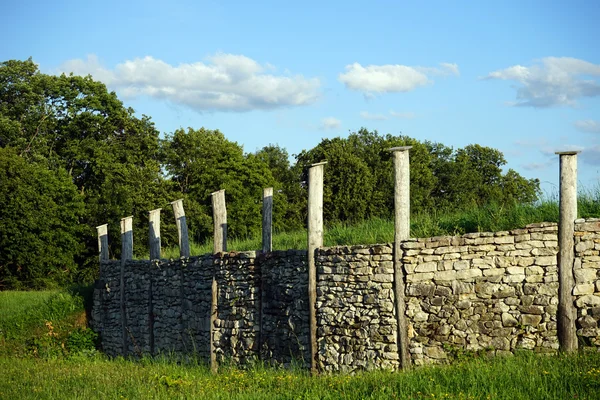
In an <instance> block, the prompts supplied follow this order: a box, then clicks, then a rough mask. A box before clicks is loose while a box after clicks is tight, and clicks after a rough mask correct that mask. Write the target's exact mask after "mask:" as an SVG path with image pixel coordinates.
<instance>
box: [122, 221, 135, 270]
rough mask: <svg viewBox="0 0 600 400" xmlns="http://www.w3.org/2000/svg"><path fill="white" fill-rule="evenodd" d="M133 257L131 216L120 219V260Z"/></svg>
mask: <svg viewBox="0 0 600 400" xmlns="http://www.w3.org/2000/svg"><path fill="white" fill-rule="evenodd" d="M132 258H133V217H126V218H123V219H121V261H126V260H131V259H132Z"/></svg>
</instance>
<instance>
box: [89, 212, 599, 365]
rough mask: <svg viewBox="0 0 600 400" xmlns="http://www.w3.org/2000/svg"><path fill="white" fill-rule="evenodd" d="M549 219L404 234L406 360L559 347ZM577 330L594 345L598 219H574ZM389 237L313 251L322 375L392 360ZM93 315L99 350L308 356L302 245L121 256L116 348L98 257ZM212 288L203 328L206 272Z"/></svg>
mask: <svg viewBox="0 0 600 400" xmlns="http://www.w3.org/2000/svg"><path fill="white" fill-rule="evenodd" d="M557 245H558V242H557V226H556V224H551V223H541V224H533V225H529V226H528V227H526V228H524V229H516V230H513V231H510V232H495V233H488V232H485V233H470V234H466V235H463V236H460V237H446V236H444V237H434V238H427V239H409V240H406V241H403V242H402V245H401V248H402V252H403V254H402V263H403V268H404V273H405V279H406V282H405V283H406V291H405V295H406V318H407V322H408V334H409V338H410V344H409V350H410V356H411V360H412V362H413V364H415V365H422V364H428V363H440V362H448V361H449V360H451V359H452V357H453V355H454V354H456V353H457V352H461V351H480V350H481V351H485V352H488V353H489V352H490V351H493V352H495V353H496V354H499V355H500V354H502V355H504V354H508V353H509V352H512V351H514V350H516V349H520V348H524V349H531V350H533V351H536V352H554V351H556V350H557V349H558V340H557V336H556V331H557V321H556V311H557V304H558V274H557V262H556V254H557V251H558V249H557ZM573 246H574V249H575V265H574V277H575V287H574V289H573V294H574V296H575V306H576V308H577V334H578V336H579V337H580V338H582V339H583V340H582V341H583V343H586V344H589V345H595V346H600V328H599V325H600V220H599V219H588V220H578V221H577V222H576V227H575V234H574V241H573ZM392 251H393V250H392V246H391V245H389V244H384V245H372V246H352V247H347V246H341V247H334V248H321V249H318V250H317V251H316V260H315V261H316V266H317V303H316V316H317V350H318V351H317V364H318V367H319V369H320V370H322V371H325V372H335V371H344V372H352V371H356V370H361V369H373V368H390V369H395V368H398V366H399V361H398V360H399V356H398V346H397V320H396V316H395V310H396V307H395V303H394V302H395V299H394V291H393V284H394V281H393V280H394V271H393V261H392ZM100 268H101V273H100V279H99V280H98V281H97V282H96V286H95V290H94V307H93V311H92V323H93V327H94V329H95V330H96V331H98V332H99V333H100V336H101V340H102V348H103V350H104V351H105V352H106V353H107V354H109V355H119V354H123V353H126V354H128V355H133V356H136V355H141V354H160V353H162V354H164V353H167V354H182V353H183V354H190V353H196V355H198V356H199V357H200V358H201V359H205V360H206V361H208V360H209V358H210V340H209V339H210V335H211V332H212V334H213V338H214V342H215V351H216V354H217V359H218V360H219V361H222V360H224V359H227V360H232V361H234V362H238V363H242V364H243V363H246V362H248V361H250V360H252V359H256V358H261V359H263V360H265V361H268V362H273V363H276V364H285V365H289V364H290V363H293V362H296V363H299V364H300V365H304V366H305V367H308V366H310V354H309V349H308V343H309V326H308V324H309V322H308V321H309V317H308V272H307V252H306V251H276V252H271V253H266V254H262V253H260V252H258V253H255V252H244V253H226V254H218V255H214V256H213V255H207V256H202V257H190V258H189V259H180V260H174V261H154V262H150V261H127V262H126V263H125V264H124V268H123V281H124V285H125V286H124V288H125V291H124V292H125V295H124V299H123V300H124V309H125V316H126V324H127V325H126V327H125V337H126V351H125V352H124V351H123V343H122V340H123V327H122V324H121V298H120V287H119V282H120V277H121V275H120V274H121V263H120V262H119V261H103V262H102V263H101V266H100ZM213 278H215V279H216V282H217V287H218V296H217V298H218V307H217V318H216V320H215V324H214V326H213V327H211V326H210V325H211V324H210V307H211V297H212V295H211V293H212V289H211V283H212V279H213Z"/></svg>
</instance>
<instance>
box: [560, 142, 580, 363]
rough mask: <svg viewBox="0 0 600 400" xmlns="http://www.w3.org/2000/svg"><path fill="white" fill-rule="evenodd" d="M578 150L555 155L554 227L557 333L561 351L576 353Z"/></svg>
mask: <svg viewBox="0 0 600 400" xmlns="http://www.w3.org/2000/svg"><path fill="white" fill-rule="evenodd" d="M578 153H579V152H578V151H562V152H556V154H558V155H559V158H560V199H559V203H560V212H559V214H560V215H559V224H558V246H559V252H558V313H557V330H558V342H559V344H560V349H561V351H564V352H567V353H570V352H574V351H577V347H578V344H577V329H576V327H575V319H576V316H577V313H576V311H575V305H574V304H573V301H574V299H573V287H574V285H575V283H574V278H573V264H574V261H575V253H574V249H573V236H574V233H575V219H576V218H577V154H578Z"/></svg>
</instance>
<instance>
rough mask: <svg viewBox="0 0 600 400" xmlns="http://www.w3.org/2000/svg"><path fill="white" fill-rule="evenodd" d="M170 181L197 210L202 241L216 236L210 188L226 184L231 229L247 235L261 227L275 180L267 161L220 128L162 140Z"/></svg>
mask: <svg viewBox="0 0 600 400" xmlns="http://www.w3.org/2000/svg"><path fill="white" fill-rule="evenodd" d="M163 161H164V164H165V168H166V170H167V172H168V174H169V177H170V179H171V181H172V182H173V183H174V184H175V185H176V186H177V187H178V189H179V190H180V191H181V192H182V193H183V194H184V196H185V198H186V201H187V204H190V205H191V207H193V208H194V209H195V210H196V211H197V214H195V215H193V216H192V215H191V214H190V219H189V221H190V231H191V232H192V233H193V235H194V237H195V239H196V240H197V241H204V240H205V239H207V238H208V237H211V236H212V230H213V228H212V205H211V193H213V192H216V191H218V190H221V189H225V198H226V202H227V220H228V232H229V233H230V234H231V235H232V236H237V237H246V236H249V235H251V234H257V233H258V232H260V226H261V221H262V217H261V210H262V205H261V204H262V203H261V202H262V193H263V188H265V187H268V186H273V185H274V183H275V180H274V179H273V177H272V175H271V172H270V171H269V168H268V165H267V164H266V163H265V162H264V161H263V160H261V158H259V157H257V156H256V155H254V154H247V155H245V154H244V151H243V148H242V147H241V146H240V145H238V144H237V143H235V142H231V141H229V140H227V139H226V138H225V136H224V135H223V133H221V132H219V131H218V130H208V129H204V128H200V129H197V130H194V129H192V128H189V129H188V130H187V131H185V130H183V129H178V130H176V131H175V132H174V133H173V134H171V135H167V138H166V139H165V141H164V142H163Z"/></svg>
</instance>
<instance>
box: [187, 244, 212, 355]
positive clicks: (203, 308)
mask: <svg viewBox="0 0 600 400" xmlns="http://www.w3.org/2000/svg"><path fill="white" fill-rule="evenodd" d="M214 268H215V266H214V264H213V257H212V255H205V256H202V257H190V258H189V259H184V260H183V263H182V272H183V279H182V281H183V282H182V285H183V287H182V291H183V302H182V303H181V309H182V311H181V314H182V315H181V316H182V325H183V351H184V352H185V353H186V354H194V356H195V357H196V358H197V359H199V360H203V361H205V362H207V363H208V362H209V361H210V310H211V302H212V301H211V300H212V294H211V293H212V278H213V274H214Z"/></svg>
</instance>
